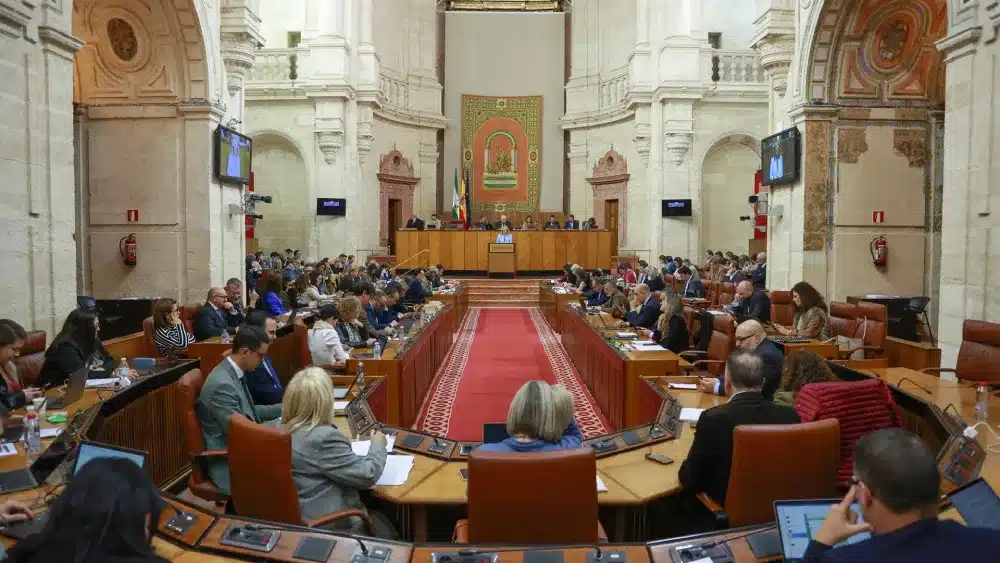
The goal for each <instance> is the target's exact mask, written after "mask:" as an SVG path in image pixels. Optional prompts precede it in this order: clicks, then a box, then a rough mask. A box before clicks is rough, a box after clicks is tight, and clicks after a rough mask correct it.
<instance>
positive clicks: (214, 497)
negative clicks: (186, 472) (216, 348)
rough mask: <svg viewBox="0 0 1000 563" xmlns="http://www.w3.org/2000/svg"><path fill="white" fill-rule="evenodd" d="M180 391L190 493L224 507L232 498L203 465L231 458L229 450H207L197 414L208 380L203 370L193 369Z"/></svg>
mask: <svg viewBox="0 0 1000 563" xmlns="http://www.w3.org/2000/svg"><path fill="white" fill-rule="evenodd" d="M176 385H177V389H178V391H179V393H178V394H179V395H180V401H179V403H180V405H179V406H180V415H181V426H182V428H183V431H184V447H185V448H186V449H187V453H188V457H189V458H191V475H190V476H189V477H188V489H190V490H191V492H192V493H193V494H194V495H195V496H197V497H199V498H203V499H205V500H207V501H211V502H214V503H215V504H216V505H220V506H221V505H222V504H225V502H226V501H228V500H229V497H228V496H227V495H226V494H225V493H223V492H222V491H220V490H219V488H218V487H216V486H215V483H213V482H212V480H211V479H209V478H208V475H207V474H206V471H205V468H204V467H203V465H202V463H203V462H204V461H205V460H207V459H211V458H220V457H226V456H228V455H229V454H228V452H226V450H206V449H205V437H204V435H203V434H202V433H201V423H200V422H199V421H198V415H197V413H196V412H195V403H196V402H197V400H198V395H200V394H201V388H202V387H203V386H204V385H205V377H204V376H203V375H202V373H201V370H200V369H193V370H191V371H189V372H187V373H185V374H184V375H182V376H181V378H180V379H179V380H178V381H177V384H176Z"/></svg>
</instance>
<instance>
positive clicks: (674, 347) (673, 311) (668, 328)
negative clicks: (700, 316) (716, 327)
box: [653, 289, 691, 354]
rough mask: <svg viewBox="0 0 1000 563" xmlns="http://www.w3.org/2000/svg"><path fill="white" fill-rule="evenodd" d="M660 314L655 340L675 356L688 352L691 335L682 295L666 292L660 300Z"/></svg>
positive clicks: (654, 333) (654, 332)
mask: <svg viewBox="0 0 1000 563" xmlns="http://www.w3.org/2000/svg"><path fill="white" fill-rule="evenodd" d="M660 313H661V314H660V317H659V318H658V319H657V320H656V330H655V331H653V340H654V341H655V342H658V343H659V344H660V346H663V347H664V348H666V349H667V350H670V351H671V352H673V353H675V354H680V353H681V352H683V351H684V350H687V349H688V345H689V343H690V340H691V335H690V333H689V332H688V328H687V321H685V320H684V303H683V302H682V301H681V297H680V295H677V294H676V293H674V292H673V291H671V290H669V289H668V290H666V291H665V292H664V293H663V299H662V300H660Z"/></svg>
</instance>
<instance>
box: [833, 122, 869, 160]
mask: <svg viewBox="0 0 1000 563" xmlns="http://www.w3.org/2000/svg"><path fill="white" fill-rule="evenodd" d="M866 152H868V136H867V134H866V133H865V129H862V128H859V127H841V128H840V129H838V130H837V160H838V161H839V162H841V163H844V164H857V163H858V159H859V158H860V157H861V155H863V154H865V153H866Z"/></svg>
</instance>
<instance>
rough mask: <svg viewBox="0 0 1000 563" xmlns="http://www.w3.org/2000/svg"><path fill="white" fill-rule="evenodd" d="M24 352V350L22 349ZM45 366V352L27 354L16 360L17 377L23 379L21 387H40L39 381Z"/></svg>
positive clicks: (22, 353) (22, 354)
mask: <svg viewBox="0 0 1000 563" xmlns="http://www.w3.org/2000/svg"><path fill="white" fill-rule="evenodd" d="M22 350H23V349H22ZM43 365H45V351H44V350H43V351H41V352H34V353H32V354H25V353H24V352H23V351H22V352H21V355H20V356H18V357H16V358H14V367H16V368H17V375H18V377H20V378H21V385H23V386H25V387H38V380H39V378H41V376H42V366H43Z"/></svg>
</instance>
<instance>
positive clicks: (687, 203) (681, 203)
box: [663, 199, 691, 217]
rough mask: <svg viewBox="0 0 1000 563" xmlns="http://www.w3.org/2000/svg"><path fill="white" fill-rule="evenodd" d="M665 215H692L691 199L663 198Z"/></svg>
mask: <svg viewBox="0 0 1000 563" xmlns="http://www.w3.org/2000/svg"><path fill="white" fill-rule="evenodd" d="M663 216H664V217H690V216H691V200H690V199H665V200H663Z"/></svg>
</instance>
